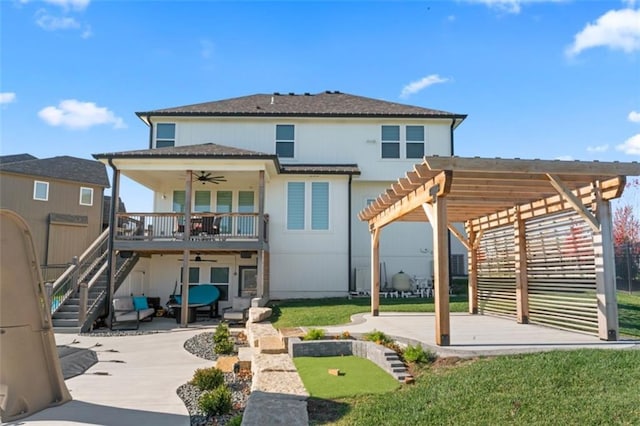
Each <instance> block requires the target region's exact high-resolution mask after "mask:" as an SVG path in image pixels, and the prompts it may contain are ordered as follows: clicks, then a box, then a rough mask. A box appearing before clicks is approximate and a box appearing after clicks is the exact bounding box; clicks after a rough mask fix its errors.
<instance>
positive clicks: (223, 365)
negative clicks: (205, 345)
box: [216, 356, 238, 373]
mask: <svg viewBox="0 0 640 426" xmlns="http://www.w3.org/2000/svg"><path fill="white" fill-rule="evenodd" d="M236 362H238V357H237V356H219V357H218V359H217V360H216V368H217V369H219V370H221V371H222V372H223V373H233V365H234V364H235V363H236Z"/></svg>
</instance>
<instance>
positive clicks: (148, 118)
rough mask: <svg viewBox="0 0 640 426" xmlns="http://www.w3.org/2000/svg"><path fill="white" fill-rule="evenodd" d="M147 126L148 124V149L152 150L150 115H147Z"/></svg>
mask: <svg viewBox="0 0 640 426" xmlns="http://www.w3.org/2000/svg"><path fill="white" fill-rule="evenodd" d="M147 124H149V149H153V123H152V122H151V116H150V115H147Z"/></svg>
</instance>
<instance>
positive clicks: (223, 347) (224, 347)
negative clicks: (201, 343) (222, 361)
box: [213, 339, 235, 355]
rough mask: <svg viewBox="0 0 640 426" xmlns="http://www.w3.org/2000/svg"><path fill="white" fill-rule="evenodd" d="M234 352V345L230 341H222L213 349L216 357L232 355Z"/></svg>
mask: <svg viewBox="0 0 640 426" xmlns="http://www.w3.org/2000/svg"><path fill="white" fill-rule="evenodd" d="M234 350H235V348H234V344H233V341H231V339H227V340H222V341H220V342H218V343H216V345H215V347H214V348H213V351H214V352H215V353H217V354H218V355H229V354H232V353H233V352H234Z"/></svg>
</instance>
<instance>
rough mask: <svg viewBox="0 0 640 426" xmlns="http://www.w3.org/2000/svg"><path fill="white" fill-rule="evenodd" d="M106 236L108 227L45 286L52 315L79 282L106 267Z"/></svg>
mask: <svg viewBox="0 0 640 426" xmlns="http://www.w3.org/2000/svg"><path fill="white" fill-rule="evenodd" d="M108 237H109V228H107V229H105V230H104V232H102V234H100V235H99V236H98V238H96V240H95V241H94V242H93V243H91V245H90V246H89V248H87V249H86V250H85V251H84V253H82V254H81V255H80V257H74V258H73V260H72V262H71V265H70V266H69V267H68V268H67V269H66V270H65V271H64V272H63V273H62V275H60V277H59V278H58V279H57V280H56V281H55V282H54V283H53V284H48V285H47V286H46V287H47V293H48V296H49V304H50V307H51V314H52V315H53V314H54V313H55V312H56V311H57V310H58V309H60V307H61V306H62V305H63V304H64V302H65V301H66V300H67V299H68V298H69V297H70V296H71V295H72V294H73V293H74V292H75V291H76V290H77V289H78V285H79V283H81V282H83V281H86V280H87V279H91V277H94V276H97V275H99V274H96V272H97V271H98V270H100V268H106V264H107V247H108Z"/></svg>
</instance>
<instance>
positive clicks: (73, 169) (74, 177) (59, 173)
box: [0, 154, 109, 188]
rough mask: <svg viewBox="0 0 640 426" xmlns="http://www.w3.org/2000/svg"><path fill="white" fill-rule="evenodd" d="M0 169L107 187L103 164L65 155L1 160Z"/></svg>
mask: <svg viewBox="0 0 640 426" xmlns="http://www.w3.org/2000/svg"><path fill="white" fill-rule="evenodd" d="M20 155H29V154H20ZM0 171H1V172H10V173H17V174H23V175H29V176H38V177H42V178H53V179H62V180H68V181H73V182H80V183H87V184H92V185H98V186H102V187H105V188H108V187H109V178H108V177H107V170H106V168H105V166H104V164H102V163H100V162H98V161H93V160H85V159H83V158H76V157H70V156H66V155H65V156H60V157H51V158H43V159H37V158H35V157H34V159H31V160H25V161H12V162H4V161H3V162H1V163H0Z"/></svg>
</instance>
